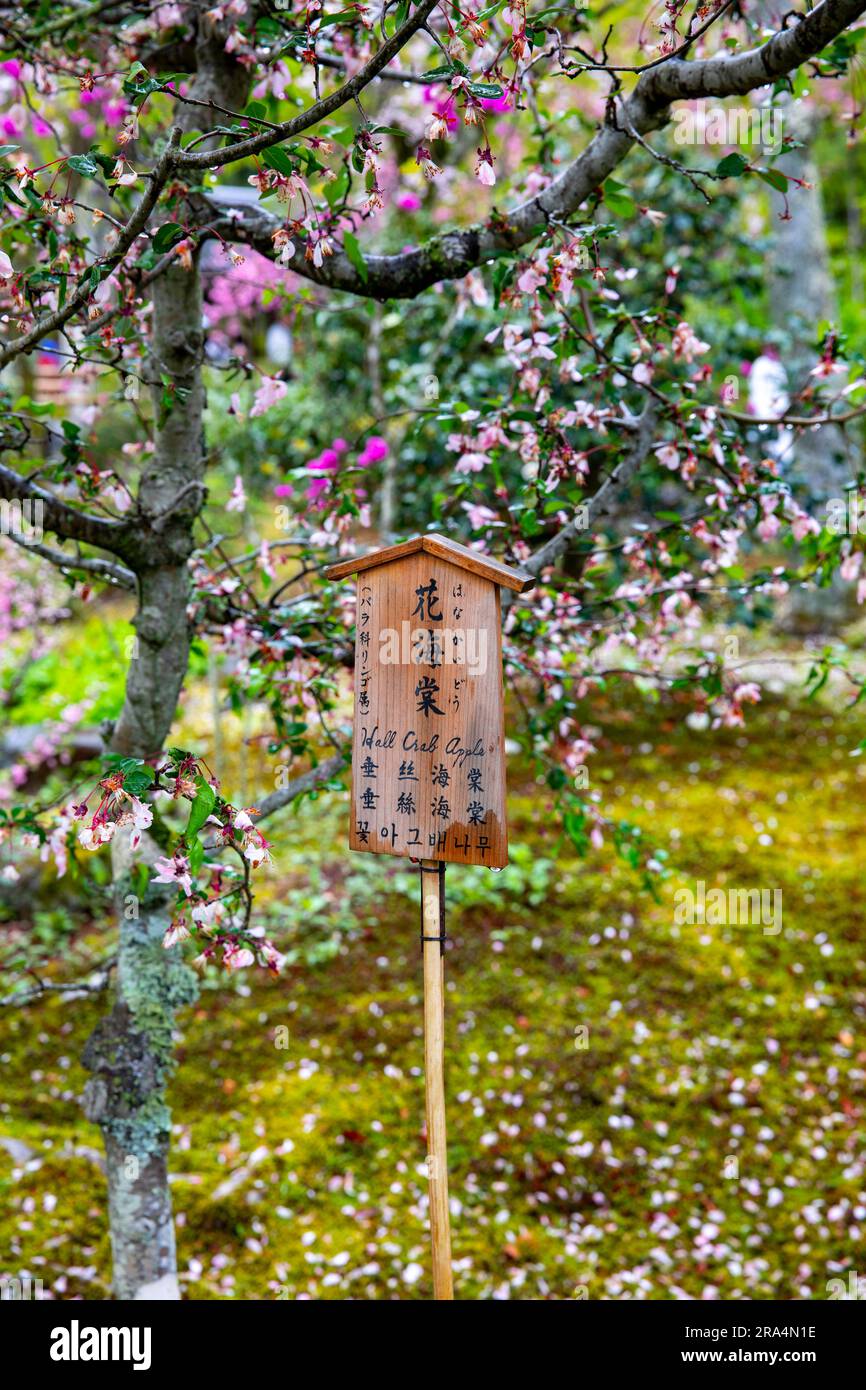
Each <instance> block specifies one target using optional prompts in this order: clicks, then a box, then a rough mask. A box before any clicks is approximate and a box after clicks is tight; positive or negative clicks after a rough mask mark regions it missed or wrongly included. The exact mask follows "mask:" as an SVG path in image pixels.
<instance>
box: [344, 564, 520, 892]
mask: <svg viewBox="0 0 866 1390" xmlns="http://www.w3.org/2000/svg"><path fill="white" fill-rule="evenodd" d="M429 541H433V542H435V544H436V547H437V551H438V552H441V553H430V551H429V550H428V549H426V545H427V543H428V542H429ZM422 547H424V548H422ZM452 555H453V557H454V559H453V560H452V558H451V556H452ZM446 556H447V557H448V558H446ZM357 567H358V574H357V638H356V647H355V721H354V740H353V749H352V812H351V824H350V830H349V844H350V847H351V848H352V849H357V850H365V851H368V852H370V853H374V854H396V855H408V856H410V857H412V858H413V859H437V860H446V861H451V862H457V863H464V864H485V865H487V866H488V867H489V868H502V867H503V866H504V865H505V864H507V862H508V845H507V834H506V824H505V749H504V743H505V736H504V715H503V695H502V658H501V639H500V624H501V602H500V584H503V583H508V584H509V587H511V588H522V587H525V586H526V584H527V583H529V582H531V581H529V580H528V577H527V576H525V575H519V574H517V572H516V571H512V570H507V569H506V568H505V566H501V565H498V564H497V562H496V561H488V560H487V559H486V557H480V556H476V555H475V554H474V553H473V552H470V551H466V550H464V548H463V547H461V546H458V545H456V544H454V543H453V542H449V541H446V540H444V538H441V537H430V538H428V537H425V538H423V539H422V538H417V539H416V541H414V542H406V543H405V544H404V545H402V546H397V547H393V548H392V549H389V550H386V551H380V552H378V553H377V554H375V555H373V556H368V557H365V558H364V559H363V560H361V561H359V562H357ZM334 571H335V572H336V573H334V574H333V577H342V575H343V574H346V573H351V572H353V570H352V563H351V562H348V561H347V562H345V563H344V564H342V565H338V566H334ZM479 571H480V572H479ZM500 574H501V575H503V576H504V577H503V578H500ZM488 575H489V576H490V577H488Z"/></svg>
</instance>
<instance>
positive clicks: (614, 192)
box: [604, 179, 637, 217]
mask: <svg viewBox="0 0 866 1390" xmlns="http://www.w3.org/2000/svg"><path fill="white" fill-rule="evenodd" d="M604 201H605V202H606V203H607V205H608V207H609V208H610V210H611V212H615V213H616V215H617V217H634V215H635V213H636V212H637V206H636V204H635V201H634V199H633V198H632V196H631V194H630V193H629V192H628V189H627V188H626V187H625V185H624V184H621V183H617V181H616V179H608V180H607V182H606V183H605V185H604Z"/></svg>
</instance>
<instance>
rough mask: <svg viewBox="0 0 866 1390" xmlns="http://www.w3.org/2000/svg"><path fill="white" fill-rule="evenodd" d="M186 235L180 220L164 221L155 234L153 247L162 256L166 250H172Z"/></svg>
mask: <svg viewBox="0 0 866 1390" xmlns="http://www.w3.org/2000/svg"><path fill="white" fill-rule="evenodd" d="M185 236H186V232H185V231H184V229H183V227H181V226H180V224H179V223H178V222H163V224H162V226H161V227H160V228H159V229H158V230H157V231H156V233H155V234H154V238H153V243H152V244H153V249H154V251H156V253H157V254H158V255H160V256H161V255H162V254H163V252H164V251H170V250H171V248H172V246H176V245H177V243H178V242H179V241H182V240H183V238H184V237H185Z"/></svg>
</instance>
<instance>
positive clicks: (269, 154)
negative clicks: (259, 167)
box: [262, 145, 295, 178]
mask: <svg viewBox="0 0 866 1390" xmlns="http://www.w3.org/2000/svg"><path fill="white" fill-rule="evenodd" d="M262 159H263V160H264V162H265V164H267V166H268V168H269V169H276V171H277V173H278V174H285V175H286V177H287V178H288V177H289V175H291V174H294V172H295V164H294V161H293V160H292V159H291V158H290V156H289V154H288V151H286V150H284V149H283V147H282V146H281V145H272V146H271V147H270V148H269V149H267V150H262Z"/></svg>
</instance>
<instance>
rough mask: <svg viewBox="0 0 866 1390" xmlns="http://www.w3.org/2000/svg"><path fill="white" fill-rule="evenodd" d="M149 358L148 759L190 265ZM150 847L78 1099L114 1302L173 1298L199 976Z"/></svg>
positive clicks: (191, 423) (118, 897) (158, 681)
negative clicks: (189, 1044) (95, 1147)
mask: <svg viewBox="0 0 866 1390" xmlns="http://www.w3.org/2000/svg"><path fill="white" fill-rule="evenodd" d="M153 312H154V318H153V339H152V352H151V362H150V375H151V382H152V392H153V402H154V415H155V420H156V422H157V426H156V432H155V440H154V444H155V448H154V454H153V458H152V461H151V462H150V463H149V464H148V466H147V468H146V469H145V472H144V474H143V476H142V479H141V484H140V488H139V495H138V505H139V511H140V514H141V523H142V524H141V533H140V540H139V543H138V547H137V552H136V554H135V556H134V557H133V567H134V569H135V571H136V574H137V578H138V612H137V615H136V618H135V628H136V642H135V647H134V650H133V656H132V660H131V662H130V664H129V671H128V674H127V683H126V698H125V701H124V706H123V710H122V712H121V715H120V718H119V719H118V722H117V725H116V728H115V730H114V734H113V737H112V749H113V751H115V752H118V753H123V754H125V755H127V756H130V757H138V758H153V757H156V756H157V755H158V754H159V753H160V752H161V750H162V747H163V743H164V741H165V739H166V737H167V735H168V732H169V729H170V728H171V724H172V721H173V719H174V713H175V709H176V706H177V701H178V697H179V695H180V691H181V687H182V685H183V681H184V677H185V675H186V671H187V664H188V659H189V642H190V637H189V630H188V625H187V616H186V609H187V603H188V600H189V576H188V570H187V560H188V558H189V555H190V552H191V550H192V548H193V536H192V529H193V523H194V520H195V516H196V514H197V512H198V510H199V508H200V506H201V503H202V500H203V486H202V483H201V477H202V470H203V464H204V449H203V446H202V409H203V403H204V397H203V389H202V382H201V370H200V364H201V357H202V346H203V334H202V306H201V287H200V281H199V274H198V267H197V265H195V266H194V268H193V270H191V271H185V270H182V269H181V268H180V267H177V268H173V269H171V270H170V271H168V272H167V273H166V274H165V275H164V276H162V277H161V278H160V279H158V280H157V281H155V283H154V295H153ZM157 854H158V850H157V848H156V846H155V844H154V842H153V840H152V838H151V837H149V836H147V835H146V836H145V837H143V840H142V844H141V846H140V848H139V850H137V851H136V853H135V854H133V853H132V852H131V850H130V844H129V836H128V834H124V833H123V832H121V831H119V832H118V833H117V835H116V836H115V839H114V841H113V842H112V868H113V873H114V896H115V909H116V911H117V915H118V920H119V923H120V941H119V950H118V971H117V997H116V1002H115V1005H114V1008H113V1010H112V1012H111V1014H110V1015H109V1016H108V1017H107V1018H106V1019H104V1020H103V1021H102V1022H101V1023H100V1024H99V1025H98V1026H97V1028H96V1030H95V1031H94V1033H93V1035H92V1036H91V1038H90V1039H89V1041H88V1043H87V1046H86V1048H85V1052H84V1063H85V1066H86V1067H87V1068H88V1070H90V1071H91V1072H92V1073H93V1075H92V1078H91V1080H90V1081H88V1083H87V1086H86V1088H85V1098H84V1108H85V1112H86V1114H87V1115H88V1117H89V1118H90V1119H92V1120H94V1121H95V1122H96V1123H97V1124H98V1125H99V1126H100V1128H101V1130H102V1135H103V1139H104V1142H105V1153H106V1163H107V1176H108V1196H109V1216H110V1221H111V1243H112V1252H113V1258H114V1290H115V1294H116V1296H117V1297H118V1298H121V1299H177V1298H179V1297H180V1293H179V1290H178V1284H177V1275H176V1267H175V1247H174V1230H173V1224H172V1214H171V1196H170V1193H169V1187H168V1147H169V1134H170V1113H169V1109H168V1105H167V1103H166V1085H167V1081H168V1077H169V1075H170V1072H171V1053H172V1029H173V1026H174V1019H175V1015H176V1013H177V1010H178V1009H180V1008H181V1007H183V1006H184V1005H187V1004H190V1003H191V1002H192V1001H193V1000H194V999H195V997H196V993H197V986H196V979H195V975H194V973H193V971H191V970H190V969H188V967H187V966H185V965H184V964H183V962H182V961H181V959H180V955H179V947H172V948H171V949H170V950H165V949H164V947H163V945H162V940H163V937H164V935H165V932H166V929H167V927H168V925H169V921H170V904H171V900H172V899H173V897H174V890H173V889H171V888H162V887H152V886H151V887H148V888H147V890H146V891H145V893H144V895H143V896H141V888H140V886H139V878H138V869H137V865H138V864H140V863H142V862H144V863H146V862H148V861H152V860H153V859H154V858H155V857H156V855H157Z"/></svg>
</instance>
